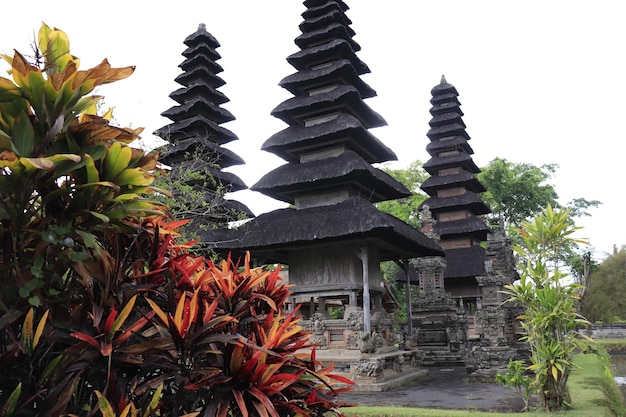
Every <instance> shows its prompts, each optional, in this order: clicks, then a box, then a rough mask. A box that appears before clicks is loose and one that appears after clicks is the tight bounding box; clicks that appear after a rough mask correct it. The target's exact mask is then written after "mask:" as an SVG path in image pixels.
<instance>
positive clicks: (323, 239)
mask: <svg viewBox="0 0 626 417" xmlns="http://www.w3.org/2000/svg"><path fill="white" fill-rule="evenodd" d="M202 240H203V241H204V242H205V243H208V244H209V245H210V246H212V247H214V248H215V249H216V251H218V252H219V253H227V252H229V251H231V250H232V251H235V252H241V251H245V250H250V251H251V252H252V253H253V254H254V256H255V257H261V258H264V259H265V260H267V261H273V262H284V263H289V262H288V257H287V251H288V250H293V249H300V248H305V247H310V246H312V245H322V244H331V243H333V244H337V243H339V242H344V243H346V244H347V243H349V242H362V243H363V244H367V243H366V242H368V241H369V242H370V243H372V244H374V245H376V246H379V247H380V248H381V258H382V259H381V260H383V261H386V260H393V259H408V258H415V257H420V256H441V255H443V251H442V250H441V248H440V247H439V246H438V245H437V244H436V243H435V242H434V241H432V240H430V239H429V238H427V237H426V236H425V235H423V234H422V233H420V232H418V231H417V230H416V229H414V228H413V227H411V226H409V225H408V224H406V223H404V222H402V221H400V220H398V219H397V218H395V217H393V216H390V215H388V214H386V213H382V212H380V211H378V210H377V209H376V208H375V207H373V206H372V205H371V204H370V203H369V202H368V201H366V200H364V199H362V198H358V197H355V198H351V199H349V200H347V201H345V202H343V203H340V204H335V205H331V206H321V207H314V208H309V209H305V210H295V209H289V208H288V209H281V210H275V211H272V212H270V213H266V214H261V215H260V216H258V217H257V218H256V219H254V220H251V221H249V222H248V223H246V224H244V225H242V226H241V227H240V228H239V229H237V230H224V229H221V230H209V231H207V232H205V233H203V234H202Z"/></svg>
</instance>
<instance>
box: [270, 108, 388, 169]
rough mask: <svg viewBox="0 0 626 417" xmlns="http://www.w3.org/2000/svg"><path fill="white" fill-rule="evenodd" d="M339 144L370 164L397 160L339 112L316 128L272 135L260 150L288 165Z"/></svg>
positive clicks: (295, 127) (298, 127)
mask: <svg viewBox="0 0 626 417" xmlns="http://www.w3.org/2000/svg"><path fill="white" fill-rule="evenodd" d="M337 145H345V146H346V147H347V148H348V149H352V150H354V151H355V152H357V153H358V154H359V155H361V157H362V158H363V159H365V160H366V161H367V162H369V163H371V164H373V163H378V162H386V161H395V160H396V159H398V158H397V157H396V154H395V153H394V152H393V151H392V150H391V149H389V148H388V147H387V146H385V144H384V143H382V142H381V141H380V140H378V139H377V138H376V137H375V136H374V135H372V134H371V133H370V132H369V131H368V130H367V129H366V128H365V127H364V126H363V125H362V124H361V122H359V119H357V118H356V117H354V116H352V115H350V114H346V113H340V114H338V115H337V117H336V118H334V119H332V120H329V121H327V122H324V123H319V124H316V125H313V126H308V127H304V126H301V125H293V126H289V127H288V128H286V129H284V130H281V131H280V132H278V133H276V134H274V135H272V136H271V137H270V138H269V139H268V140H266V141H265V143H263V146H262V147H261V149H262V150H264V151H267V152H271V153H273V154H274V155H277V156H279V157H281V158H283V159H284V160H286V161H288V162H298V161H299V159H300V154H302V153H305V152H312V151H316V150H319V149H322V148H326V147H331V146H337Z"/></svg>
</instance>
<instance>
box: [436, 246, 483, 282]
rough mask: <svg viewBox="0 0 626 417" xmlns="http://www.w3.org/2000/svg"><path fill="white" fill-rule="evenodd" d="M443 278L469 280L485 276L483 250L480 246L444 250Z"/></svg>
mask: <svg viewBox="0 0 626 417" xmlns="http://www.w3.org/2000/svg"><path fill="white" fill-rule="evenodd" d="M445 252H446V263H447V266H446V269H445V272H444V278H446V279H447V278H469V277H476V276H479V275H484V274H485V249H483V247H482V246H480V245H474V246H472V247H469V248H460V249H446V251H445Z"/></svg>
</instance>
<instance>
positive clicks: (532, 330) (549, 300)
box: [505, 205, 588, 411]
mask: <svg viewBox="0 0 626 417" xmlns="http://www.w3.org/2000/svg"><path fill="white" fill-rule="evenodd" d="M568 219H569V210H555V209H553V208H552V207H551V206H549V205H548V207H547V208H546V209H545V210H544V211H543V213H541V214H540V215H538V216H536V217H535V218H534V219H533V220H532V221H528V222H524V223H522V228H521V229H520V231H519V234H520V237H521V239H522V241H523V243H524V244H523V246H518V247H515V250H516V252H517V254H518V255H519V257H520V259H521V262H520V263H519V265H518V266H519V269H520V280H519V281H517V282H515V283H513V284H511V285H506V286H505V288H506V293H507V294H508V295H510V298H509V299H508V300H507V302H514V303H518V304H519V305H520V306H522V307H523V308H524V313H523V314H522V315H521V316H520V317H518V319H519V320H520V324H521V327H522V333H523V338H522V339H523V340H525V341H527V342H528V345H529V347H530V361H531V364H530V366H529V368H528V369H529V370H530V371H532V372H533V373H534V375H535V381H534V384H536V386H537V387H538V389H539V395H540V397H541V401H542V405H543V406H544V408H545V409H546V410H547V411H558V410H560V409H561V408H562V407H563V406H565V405H567V404H568V403H569V394H568V391H567V379H568V377H569V375H570V372H571V369H572V366H573V362H572V355H573V353H574V352H575V350H576V349H577V348H579V346H580V341H581V339H582V338H584V336H583V335H582V334H580V333H579V332H578V331H577V329H578V328H579V327H580V326H584V325H586V324H588V323H587V321H586V320H585V319H584V318H583V317H581V316H579V315H578V314H577V309H576V302H577V301H578V299H579V295H580V285H579V284H576V283H574V282H568V281H567V277H568V275H567V274H566V273H564V272H562V271H561V269H560V268H559V259H560V257H559V252H560V251H561V250H562V249H563V248H564V247H567V246H568V245H570V244H571V243H572V242H574V241H576V240H575V239H574V238H573V237H572V234H573V233H574V232H575V231H576V230H578V228H577V227H575V226H573V225H572V224H571V223H570V222H569V220H568Z"/></svg>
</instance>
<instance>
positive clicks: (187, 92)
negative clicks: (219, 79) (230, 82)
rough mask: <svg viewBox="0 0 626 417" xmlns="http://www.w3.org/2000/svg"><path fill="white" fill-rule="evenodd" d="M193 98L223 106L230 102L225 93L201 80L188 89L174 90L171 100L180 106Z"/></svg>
mask: <svg viewBox="0 0 626 417" xmlns="http://www.w3.org/2000/svg"><path fill="white" fill-rule="evenodd" d="M193 97H203V98H205V99H206V100H208V101H211V102H213V103H215V104H223V103H227V102H229V101H230V100H229V99H228V97H226V96H225V95H224V93H222V92H221V91H219V90H217V89H216V88H214V87H211V86H210V85H206V84H205V83H203V82H202V81H201V80H199V81H197V82H195V83H193V84H190V85H188V86H187V87H182V88H179V89H178V90H174V91H173V92H172V93H171V94H170V98H171V99H172V100H174V101H176V102H177V103H179V104H184V103H185V102H186V101H187V100H189V99H190V98H193Z"/></svg>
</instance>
